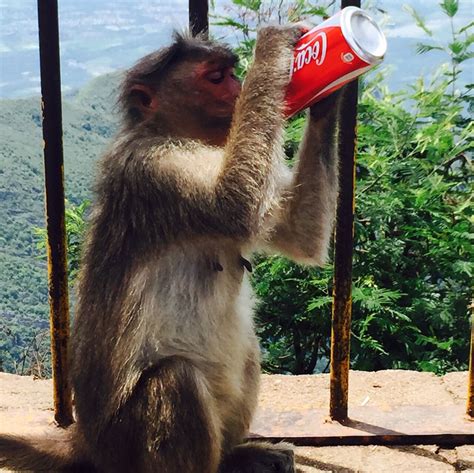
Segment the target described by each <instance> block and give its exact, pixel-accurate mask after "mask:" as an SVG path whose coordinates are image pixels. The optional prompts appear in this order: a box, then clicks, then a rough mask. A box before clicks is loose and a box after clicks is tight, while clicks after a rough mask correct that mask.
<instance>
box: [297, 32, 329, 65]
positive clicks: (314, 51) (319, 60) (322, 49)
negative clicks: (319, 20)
mask: <svg viewBox="0 0 474 473" xmlns="http://www.w3.org/2000/svg"><path fill="white" fill-rule="evenodd" d="M327 49H328V38H327V35H326V33H325V32H324V31H321V32H319V33H318V34H317V35H315V36H314V37H313V38H311V40H310V42H309V43H303V44H302V45H300V46H297V48H296V55H295V59H294V61H293V72H298V71H299V70H300V69H302V68H303V67H304V66H305V65H307V64H309V63H310V62H313V61H314V62H315V63H316V65H317V66H320V65H321V64H323V62H324V60H325V59H326V52H327Z"/></svg>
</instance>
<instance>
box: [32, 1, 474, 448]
mask: <svg viewBox="0 0 474 473" xmlns="http://www.w3.org/2000/svg"><path fill="white" fill-rule="evenodd" d="M351 5H352V6H360V1H356V0H352V1H351V0H342V2H341V8H344V7H346V6H351ZM38 19H39V39H40V59H41V89H42V106H43V138H44V165H45V188H46V225H47V232H48V243H47V245H48V246H47V248H48V279H49V300H50V318H51V352H52V365H53V380H54V383H53V385H54V408H55V419H56V421H57V422H58V424H59V425H61V426H67V425H69V424H70V423H71V422H72V421H73V416H72V403H71V389H70V385H69V381H68V373H67V366H68V337H69V306H68V286H67V261H66V234H65V233H66V232H65V208H64V180H63V149H62V113H61V89H60V64H59V34H58V7H57V0H38ZM189 22H190V30H191V32H192V34H193V35H196V34H198V33H202V34H204V35H205V36H207V34H208V30H209V22H208V1H207V0H189ZM346 88H347V90H346V92H345V94H344V102H343V104H342V107H341V114H340V136H339V146H340V154H341V166H340V189H341V190H340V194H339V199H338V211H337V214H338V215H337V225H336V232H335V235H336V241H335V258H334V266H335V271H334V291H333V301H334V302H333V314H332V333H331V397H330V416H331V417H332V419H334V420H337V421H340V422H341V423H344V421H346V423H344V426H342V425H340V424H339V425H340V426H341V427H343V428H344V429H346V430H345V431H344V432H342V431H341V433H340V434H337V435H334V430H332V431H331V432H332V434H331V435H333V437H329V436H328V435H329V434H327V433H325V432H321V433H320V434H319V435H318V434H317V433H316V432H315V433H314V434H311V436H307V435H305V436H301V435H300V436H298V434H296V436H295V435H294V430H292V429H293V428H294V427H292V426H294V424H295V423H294V417H291V419H290V421H291V422H290V423H289V424H288V429H287V430H285V431H278V432H276V433H272V429H271V426H270V429H268V427H269V426H268V425H266V428H264V429H262V430H261V432H262V433H263V436H266V437H267V438H269V439H271V440H272V439H273V440H275V441H277V440H282V439H290V440H291V441H292V442H294V443H296V444H299V445H322V444H324V443H325V442H326V443H327V444H343V443H345V442H344V441H343V440H342V439H343V438H345V439H346V441H347V442H349V443H351V442H352V443H353V444H370V443H390V442H392V443H407V442H409V441H412V442H418V443H424V442H425V440H426V441H430V442H432V441H433V438H436V442H438V443H440V442H441V441H442V440H443V439H445V440H446V441H447V442H458V444H460V443H466V441H469V439H472V437H473V436H472V435H469V434H466V433H465V431H467V430H466V426H465V425H461V424H462V422H460V425H459V427H456V429H454V430H455V431H456V432H458V434H457V437H456V435H454V436H453V435H452V433H451V431H449V430H448V432H447V433H442V434H439V435H437V434H436V435H434V436H433V433H430V434H429V436H424V435H419V434H416V435H415V434H414V435H412V436H410V435H409V434H408V435H407V434H406V433H403V432H398V431H396V429H394V430H387V429H384V428H379V427H377V426H370V425H369V424H364V423H360V422H359V423H357V421H352V424H353V425H352V430H350V425H349V424H350V422H351V421H349V419H348V391H349V359H350V325H351V312H352V304H351V296H352V295H351V285H352V249H353V238H354V184H355V149H356V113H357V94H358V84H357V82H356V81H355V82H352V83H351V84H349V85H347V86H346ZM450 412H451V411H450ZM453 412H454V411H453ZM467 414H468V415H469V416H471V417H473V418H474V320H473V321H472V325H471V352H470V371H469V384H468V400H467ZM315 415H317V413H316V414H315V411H311V412H309V414H308V417H307V419H306V418H305V423H304V425H306V424H307V423H308V422H309V423H310V424H311V425H316V424H318V425H324V426H327V425H328V424H327V423H326V422H324V421H323V420H321V422H318V421H317V420H316V419H315ZM325 415H327V414H326V413H324V416H325ZM449 415H451V416H456V414H449ZM425 417H426V416H424V415H422V416H421V418H422V419H424V418H425ZM322 418H323V417H322V416H321V419H322ZM306 421H307V422H306ZM272 422H273V421H272ZM464 422H466V420H465V419H464ZM267 424H268V422H267ZM300 424H301V422H300ZM348 426H349V427H348ZM367 426H370V427H371V429H372V430H373V428H374V427H375V428H376V429H379V430H377V432H378V433H377V435H375V436H373V437H369V436H366V435H364V436H359V437H357V436H354V429H355V430H358V431H364V429H365V428H367ZM436 426H438V424H436ZM331 429H332V427H331ZM348 429H349V430H348ZM463 429H464V430H463ZM277 430H278V429H277ZM322 430H324V429H322ZM337 432H339V431H337V429H336V433H337ZM261 436H262V434H260V436H258V435H257V437H258V438H261Z"/></svg>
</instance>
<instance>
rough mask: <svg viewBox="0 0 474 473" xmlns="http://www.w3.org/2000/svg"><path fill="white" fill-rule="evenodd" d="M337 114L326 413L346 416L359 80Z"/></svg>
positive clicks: (345, 0) (347, 2)
mask: <svg viewBox="0 0 474 473" xmlns="http://www.w3.org/2000/svg"><path fill="white" fill-rule="evenodd" d="M347 6H356V7H360V0H352V1H351V0H342V2H341V8H344V7H347ZM345 87H346V91H345V94H344V97H343V103H342V104H341V112H340V117H339V124H340V134H339V147H340V156H341V164H340V175H339V185H340V192H339V198H338V203H337V223H336V232H335V234H336V237H335V249H334V290H333V307H332V328H331V375H330V380H331V390H330V402H329V415H330V417H331V418H332V419H334V420H338V421H344V420H345V419H347V403H348V393H349V361H350V330H351V318H352V249H353V242H354V208H355V193H354V190H355V150H356V124H357V93H358V82H357V81H353V82H351V83H350V84H348V85H346V86H345Z"/></svg>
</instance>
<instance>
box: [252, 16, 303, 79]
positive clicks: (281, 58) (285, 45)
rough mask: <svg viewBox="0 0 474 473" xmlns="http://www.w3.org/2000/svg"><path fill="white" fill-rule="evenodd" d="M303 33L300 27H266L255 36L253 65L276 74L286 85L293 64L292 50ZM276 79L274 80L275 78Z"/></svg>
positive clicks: (297, 25) (298, 25)
mask: <svg viewBox="0 0 474 473" xmlns="http://www.w3.org/2000/svg"><path fill="white" fill-rule="evenodd" d="M304 33H305V29H304V28H303V26H302V25H300V24H296V25H290V26H266V27H264V28H261V29H260V30H259V31H258V34H257V43H256V46H255V64H256V65H257V67H258V68H259V69H261V68H263V69H264V70H265V71H267V70H268V72H269V73H270V74H278V73H279V74H278V75H280V77H281V79H282V80H283V81H284V82H285V84H284V85H287V84H288V82H289V80H290V68H291V63H292V62H293V50H294V47H295V44H296V43H297V41H298V40H299V39H300V38H301V36H302V35H303V34H304ZM275 79H276V78H275Z"/></svg>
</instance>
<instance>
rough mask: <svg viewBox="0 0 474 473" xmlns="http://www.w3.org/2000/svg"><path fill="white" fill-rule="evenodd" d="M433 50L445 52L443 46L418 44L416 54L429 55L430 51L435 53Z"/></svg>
mask: <svg viewBox="0 0 474 473" xmlns="http://www.w3.org/2000/svg"><path fill="white" fill-rule="evenodd" d="M433 50H438V51H444V50H443V48H442V47H441V46H433V45H431V44H423V43H418V44H417V45H416V52H417V53H418V54H424V53H427V52H428V51H433Z"/></svg>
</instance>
